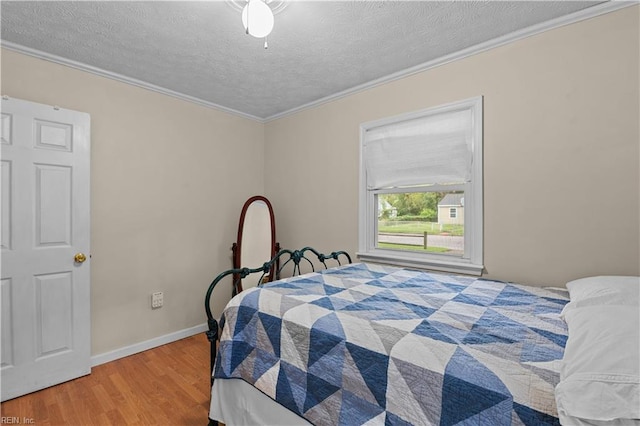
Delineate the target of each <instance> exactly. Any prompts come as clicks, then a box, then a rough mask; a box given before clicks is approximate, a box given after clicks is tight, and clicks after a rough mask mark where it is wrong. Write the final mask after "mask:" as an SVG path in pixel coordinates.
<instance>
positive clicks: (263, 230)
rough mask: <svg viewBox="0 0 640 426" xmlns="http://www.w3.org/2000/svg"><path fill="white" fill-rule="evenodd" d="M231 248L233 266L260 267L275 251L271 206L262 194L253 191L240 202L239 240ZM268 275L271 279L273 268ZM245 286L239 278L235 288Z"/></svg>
mask: <svg viewBox="0 0 640 426" xmlns="http://www.w3.org/2000/svg"><path fill="white" fill-rule="evenodd" d="M232 249H233V267H234V268H245V267H246V268H252V269H253V268H259V267H261V266H262V265H263V264H264V263H265V262H268V261H269V260H270V259H271V258H272V257H273V256H275V254H276V253H277V250H278V243H276V224H275V219H274V215H273V207H272V206H271V203H270V202H269V200H267V199H266V198H265V197H263V196H261V195H256V196H254V197H251V198H249V199H248V200H247V201H246V202H245V203H244V206H242V212H241V213H240V224H239V225H238V240H237V242H236V243H235V244H234V245H233V248H232ZM268 279H269V280H272V279H273V270H272V271H271V272H270V274H269V277H268ZM246 284H247V285H250V286H252V287H255V285H256V284H257V283H255V282H247V283H246ZM244 288H248V287H244ZM244 288H243V285H242V282H240V283H239V284H238V289H237V292H240V291H242V290H243V289H244Z"/></svg>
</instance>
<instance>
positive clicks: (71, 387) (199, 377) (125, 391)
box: [0, 333, 210, 426]
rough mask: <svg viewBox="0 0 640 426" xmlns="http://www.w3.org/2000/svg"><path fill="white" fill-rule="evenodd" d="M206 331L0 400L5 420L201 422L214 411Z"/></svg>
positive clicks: (76, 424)
mask: <svg viewBox="0 0 640 426" xmlns="http://www.w3.org/2000/svg"><path fill="white" fill-rule="evenodd" d="M209 393H210V387H209V342H208V341H207V338H206V337H205V335H204V333H199V334H198V335H195V336H192V337H188V338H186V339H182V340H179V341H177V342H173V343H170V344H168V345H164V346H160V347H157V348H154V349H150V350H148V351H145V352H141V353H139V354H136V355H131V356H129V357H126V358H122V359H119V360H116V361H113V362H109V363H107V364H102V365H99V366H97V367H93V369H92V373H91V374H90V375H88V376H85V377H81V378H78V379H75V380H72V381H70V382H66V383H62V384H60V385H57V386H53V387H50V388H47V389H44V390H41V391H38V392H34V393H32V394H29V395H25V396H22V397H19V398H15V399H12V400H10V401H6V402H4V403H2V404H1V405H0V410H1V412H2V414H1V415H2V424H6V423H8V422H11V421H12V420H13V421H14V423H15V420H16V419H15V418H17V420H19V422H20V423H19V424H33V425H36V426H45V425H70V426H84V425H200V426H204V425H206V424H207V421H208V418H207V415H208V413H209Z"/></svg>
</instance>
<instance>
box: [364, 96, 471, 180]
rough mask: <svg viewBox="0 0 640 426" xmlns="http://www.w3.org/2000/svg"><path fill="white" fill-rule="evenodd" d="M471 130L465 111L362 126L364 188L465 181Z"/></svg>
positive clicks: (469, 115) (468, 117)
mask: <svg viewBox="0 0 640 426" xmlns="http://www.w3.org/2000/svg"><path fill="white" fill-rule="evenodd" d="M472 128H473V126H472V114H471V111H470V110H469V109H465V110H459V111H448V112H443V113H441V114H436V115H431V116H427V117H421V118H417V119H411V120H406V121H402V122H397V123H393V124H389V125H384V126H380V127H376V128H372V129H367V130H366V132H364V141H363V142H364V143H363V148H364V149H363V155H364V158H363V159H364V166H365V169H366V181H367V189H369V190H374V189H382V188H393V187H402V186H413V185H427V184H452V183H466V182H470V180H471V166H472V158H473V152H472V138H471V129H472Z"/></svg>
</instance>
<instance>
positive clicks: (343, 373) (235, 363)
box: [209, 251, 640, 425]
mask: <svg viewBox="0 0 640 426" xmlns="http://www.w3.org/2000/svg"><path fill="white" fill-rule="evenodd" d="M314 252H315V251H314ZM268 266H269V265H268V264H265V268H266V269H267V270H268V269H269V268H268ZM248 271H249V270H246V268H245V273H248ZM257 272H262V273H264V268H262V269H260V268H259V269H258V271H257ZM234 273H235V274H237V270H236V272H234ZM280 278H281V279H280V280H277V281H274V282H271V283H266V284H264V285H262V286H260V287H258V288H253V289H250V290H246V291H244V292H242V293H240V294H238V295H237V296H235V297H234V298H233V299H232V300H231V301H230V302H229V304H228V305H227V306H226V308H225V310H224V312H223V314H222V317H221V321H220V324H219V326H220V328H219V329H220V330H221V333H220V334H219V335H218V334H217V333H218V330H219V329H218V324H217V323H216V324H214V325H215V327H212V330H211V332H210V333H213V329H215V334H216V336H215V337H216V338H218V337H219V344H218V348H217V351H215V350H214V351H213V352H212V363H213V362H214V361H215V366H214V367H213V375H212V399H211V406H210V413H209V417H210V420H216V421H222V422H224V423H226V424H229V425H235V424H262V425H266V424H273V425H297V424H317V425H361V424H372V425H373V424H380V425H382V424H385V425H387V424H388V425H407V424H415V425H429V424H440V425H453V424H474V425H522V424H524V425H546V424H550V425H553V424H560V419H559V416H560V417H562V419H563V424H598V423H585V422H582V423H580V421H578V420H576V422H575V423H572V419H573V417H572V414H571V413H570V412H567V411H563V412H562V413H561V414H559V413H558V408H557V407H558V404H557V401H556V393H555V388H556V386H558V384H559V383H560V382H561V379H562V377H561V375H562V373H563V371H564V372H565V373H566V368H564V369H563V366H564V364H563V355H564V350H565V346H566V345H567V339H568V327H567V322H565V320H564V315H566V314H568V313H570V311H571V309H569V308H572V309H573V308H574V306H572V305H571V304H569V305H568V302H569V292H568V291H567V290H565V289H552V288H540V287H527V286H522V285H518V284H514V283H507V282H499V281H492V280H486V279H478V278H474V277H466V276H458V275H450V274H436V273H429V272H424V271H416V270H409V269H402V268H396V267H390V266H382V265H376V264H369V263H348V264H345V265H341V266H338V267H332V268H328V269H321V270H317V271H312V272H309V273H304V274H300V275H297V276H292V277H288V278H282V277H280ZM574 305H575V304H574ZM567 306H569V308H567V309H568V310H569V312H567V310H566V309H565V308H566V307H567ZM214 321H215V320H214ZM636 334H637V331H636ZM210 337H211V336H210ZM572 351H573V352H577V353H582V351H581V349H580V348H577V349H573V350H572ZM216 353H217V357H216V355H215V354H216ZM633 360H634V359H631V362H633ZM566 378H567V379H569V378H568V377H566ZM630 381H631V382H632V381H633V375H632V376H631V379H630ZM627 385H629V386H633V384H632V383H631V384H629V383H627ZM629 389H631V388H629V387H627V388H626V391H629ZM568 392H569V393H572V392H573V394H574V395H573V396H571V395H569V397H568V398H571V397H572V398H574V399H575V393H576V389H569V390H568ZM578 393H579V389H578ZM578 397H579V395H578ZM567 400H568V399H567ZM567 400H563V401H562V407H563V410H565V409H567V407H569V406H570V405H571V404H570V403H567V402H566V401H567ZM625 404H626V403H625ZM629 404H631V403H629ZM583 405H584V404H583ZM568 409H569V411H571V410H572V408H571V407H569V408H568ZM631 411H633V408H632V409H631ZM629 416H631V417H630V418H631V419H633V416H635V414H634V413H633V412H632V413H631V414H629ZM638 418H640V415H639V416H638ZM583 420H584V419H583ZM622 424H637V423H635V420H631V423H622Z"/></svg>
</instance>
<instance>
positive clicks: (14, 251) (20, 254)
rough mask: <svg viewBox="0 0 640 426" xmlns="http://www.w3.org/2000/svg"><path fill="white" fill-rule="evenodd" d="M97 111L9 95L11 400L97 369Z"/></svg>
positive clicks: (5, 168)
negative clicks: (93, 271)
mask: <svg viewBox="0 0 640 426" xmlns="http://www.w3.org/2000/svg"><path fill="white" fill-rule="evenodd" d="M89 126H90V123H89V115H88V114H85V113H81V112H77V111H70V110H65V109H60V108H57V107H51V106H47V105H41V104H36V103H33V102H27V101H22V100H18V99H3V100H2V122H1V126H0V130H1V131H2V136H1V146H2V163H1V164H2V174H1V179H2V182H1V185H0V190H1V191H2V194H1V199H2V209H1V213H2V221H1V222H2V228H1V230H2V237H1V241H2V269H1V271H2V277H1V278H2V293H1V295H2V300H1V306H2V336H1V337H2V342H1V346H2V351H1V356H2V359H1V360H0V362H1V366H2V367H1V370H0V371H1V373H2V389H1V390H2V400H3V401H4V400H6V399H10V398H14V397H16V396H20V395H22V394H25V393H29V392H33V391H35V390H39V389H42V388H45V387H48V386H51V385H54V384H57V383H60V382H63V381H66V380H70V379H73V378H76V377H79V376H81V375H85V374H88V373H89V372H90V371H91V364H90V350H91V338H90V319H91V318H90V308H89V303H90V283H89V277H90V263H91V262H90V259H87V260H86V261H85V262H84V263H76V262H75V261H74V255H75V254H76V253H84V254H85V255H86V256H87V258H89V147H90V144H89V136H90V127H89Z"/></svg>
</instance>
